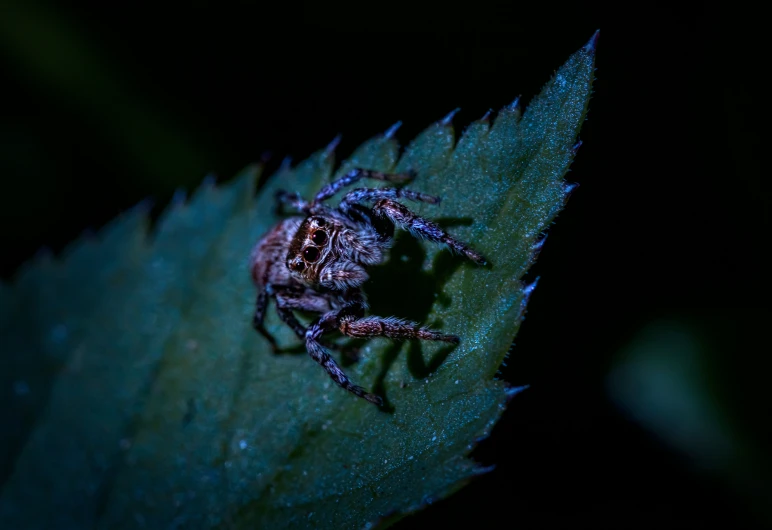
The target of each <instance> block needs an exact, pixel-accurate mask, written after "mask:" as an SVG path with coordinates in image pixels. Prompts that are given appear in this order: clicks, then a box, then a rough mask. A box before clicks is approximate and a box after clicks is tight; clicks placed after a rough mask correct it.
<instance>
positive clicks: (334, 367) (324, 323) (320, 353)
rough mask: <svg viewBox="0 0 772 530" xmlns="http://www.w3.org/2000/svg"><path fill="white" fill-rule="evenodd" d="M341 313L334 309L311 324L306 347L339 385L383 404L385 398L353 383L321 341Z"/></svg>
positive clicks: (370, 400) (377, 403)
mask: <svg viewBox="0 0 772 530" xmlns="http://www.w3.org/2000/svg"><path fill="white" fill-rule="evenodd" d="M339 315H340V312H339V311H332V312H330V313H327V314H325V315H323V316H322V317H321V318H319V319H317V320H316V321H315V322H314V323H312V324H311V326H310V327H309V328H308V331H307V332H306V349H307V350H308V354H309V355H310V356H311V358H312V359H313V360H315V361H316V362H317V363H319V364H320V365H321V366H322V368H324V369H325V371H326V372H327V374H328V375H329V376H330V378H331V379H332V380H333V381H335V382H336V383H337V384H338V385H339V386H341V387H342V388H345V389H346V390H348V391H349V392H351V393H352V394H354V395H355V396H357V397H361V398H364V399H366V400H367V401H369V402H370V403H374V404H376V405H378V406H381V405H383V399H382V398H381V397H380V396H376V395H375V394H371V393H369V392H367V391H366V390H365V389H364V388H362V387H361V386H358V385H355V384H354V383H352V382H351V380H350V379H349V378H348V376H347V375H346V373H345V372H344V371H343V370H341V369H340V367H339V366H338V364H337V363H336V362H335V360H334V359H333V358H332V357H331V356H330V353H329V352H328V351H327V350H326V349H325V348H324V346H322V344H321V343H320V342H319V338H320V337H321V336H322V334H323V333H325V332H327V331H331V330H332V329H334V326H335V324H336V321H337V320H338V316H339Z"/></svg>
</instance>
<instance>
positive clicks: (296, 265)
mask: <svg viewBox="0 0 772 530" xmlns="http://www.w3.org/2000/svg"><path fill="white" fill-rule="evenodd" d="M289 266H290V268H291V269H292V270H293V271H297V272H300V271H302V270H303V269H305V268H306V264H305V263H303V262H302V261H300V260H296V261H291V262H290V264H289Z"/></svg>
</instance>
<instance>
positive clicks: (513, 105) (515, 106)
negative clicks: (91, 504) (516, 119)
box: [509, 96, 522, 110]
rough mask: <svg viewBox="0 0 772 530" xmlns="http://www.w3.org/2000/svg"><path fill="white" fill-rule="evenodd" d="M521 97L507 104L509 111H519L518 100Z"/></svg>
mask: <svg viewBox="0 0 772 530" xmlns="http://www.w3.org/2000/svg"><path fill="white" fill-rule="evenodd" d="M521 97H522V96H517V97H516V98H515V100H514V101H513V102H512V103H510V104H509V110H520V98H521Z"/></svg>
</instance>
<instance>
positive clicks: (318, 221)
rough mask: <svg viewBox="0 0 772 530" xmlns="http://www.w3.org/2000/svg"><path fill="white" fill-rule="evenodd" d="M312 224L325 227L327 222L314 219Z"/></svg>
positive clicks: (322, 219)
mask: <svg viewBox="0 0 772 530" xmlns="http://www.w3.org/2000/svg"><path fill="white" fill-rule="evenodd" d="M314 222H315V223H316V226H327V221H325V220H324V218H323V217H314Z"/></svg>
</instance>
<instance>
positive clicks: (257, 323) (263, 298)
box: [252, 288, 277, 351]
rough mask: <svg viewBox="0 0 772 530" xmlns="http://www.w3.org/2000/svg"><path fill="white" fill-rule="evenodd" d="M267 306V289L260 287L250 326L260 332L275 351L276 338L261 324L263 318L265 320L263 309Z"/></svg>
mask: <svg viewBox="0 0 772 530" xmlns="http://www.w3.org/2000/svg"><path fill="white" fill-rule="evenodd" d="M267 308H268V291H267V290H266V289H265V288H261V289H260V291H259V292H258V293H257V302H256V303H255V314H254V316H253V317H252V327H254V328H255V330H256V331H257V332H258V333H260V334H261V335H262V336H263V337H265V340H267V341H268V343H269V344H270V345H271V349H273V351H276V348H277V346H276V339H275V338H273V335H271V334H270V333H268V330H267V329H265V326H263V320H265V310H266V309H267Z"/></svg>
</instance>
